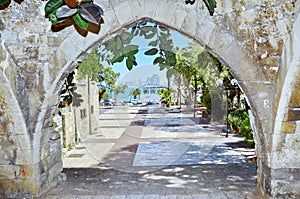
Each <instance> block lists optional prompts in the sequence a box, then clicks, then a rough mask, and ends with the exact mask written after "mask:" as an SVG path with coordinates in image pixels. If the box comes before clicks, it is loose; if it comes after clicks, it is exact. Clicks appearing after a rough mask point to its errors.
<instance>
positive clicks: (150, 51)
mask: <svg viewBox="0 0 300 199" xmlns="http://www.w3.org/2000/svg"><path fill="white" fill-rule="evenodd" d="M157 52H158V50H157V48H152V49H150V50H148V51H146V52H145V55H155V54H156V53H157Z"/></svg>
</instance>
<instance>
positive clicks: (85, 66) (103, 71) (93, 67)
mask: <svg viewBox="0 0 300 199" xmlns="http://www.w3.org/2000/svg"><path fill="white" fill-rule="evenodd" d="M78 71H79V78H84V77H86V76H88V77H89V78H91V80H92V81H94V82H101V84H102V85H105V86H103V87H102V88H100V92H99V101H100V100H101V99H102V98H103V95H104V93H105V92H106V91H108V92H112V91H113V90H114V87H115V84H116V82H117V79H118V77H119V76H120V73H116V72H115V71H113V69H112V68H111V67H104V66H103V65H102V64H101V63H100V59H99V53H98V52H97V50H95V51H93V52H91V54H89V55H88V56H87V58H86V59H85V60H84V61H83V62H82V63H79V64H78Z"/></svg>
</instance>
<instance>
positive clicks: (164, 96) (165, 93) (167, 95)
mask: <svg viewBox="0 0 300 199" xmlns="http://www.w3.org/2000/svg"><path fill="white" fill-rule="evenodd" d="M158 95H159V96H160V97H161V103H163V104H166V106H167V107H169V106H170V105H171V103H172V95H171V91H170V90H168V89H162V90H160V91H159V92H158Z"/></svg>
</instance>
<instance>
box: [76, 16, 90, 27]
mask: <svg viewBox="0 0 300 199" xmlns="http://www.w3.org/2000/svg"><path fill="white" fill-rule="evenodd" d="M73 19H74V21H75V23H76V25H77V26H78V27H79V28H81V29H83V30H87V28H88V26H89V24H88V22H86V21H85V20H84V19H82V18H81V16H80V15H79V14H78V13H77V14H76V15H74V16H73Z"/></svg>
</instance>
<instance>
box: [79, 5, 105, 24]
mask: <svg viewBox="0 0 300 199" xmlns="http://www.w3.org/2000/svg"><path fill="white" fill-rule="evenodd" d="M79 13H80V16H81V17H82V18H84V19H85V20H87V21H88V22H91V23H93V24H96V25H98V24H99V23H100V21H101V16H102V15H103V13H104V12H103V10H102V8H101V7H100V6H98V5H96V4H93V3H88V4H84V5H82V6H81V8H80V10H79Z"/></svg>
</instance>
